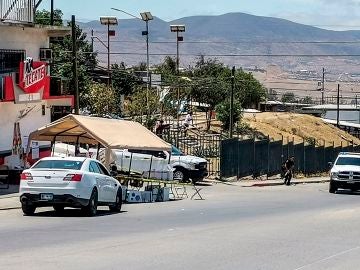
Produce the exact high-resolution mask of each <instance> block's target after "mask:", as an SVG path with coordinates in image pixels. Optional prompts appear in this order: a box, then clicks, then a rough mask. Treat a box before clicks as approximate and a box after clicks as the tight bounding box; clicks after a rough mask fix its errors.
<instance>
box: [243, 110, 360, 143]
mask: <svg viewBox="0 0 360 270" xmlns="http://www.w3.org/2000/svg"><path fill="white" fill-rule="evenodd" d="M244 122H246V123H248V124H249V125H250V127H251V128H252V129H254V130H256V131H257V132H259V133H262V134H264V135H265V136H270V138H271V139H273V140H281V138H282V137H283V138H284V140H285V141H286V140H289V141H292V140H294V142H295V143H302V142H303V141H304V140H305V142H307V143H315V144H316V145H324V143H325V144H326V145H332V144H333V143H334V144H335V146H338V145H341V144H342V145H343V146H345V145H347V144H351V143H352V142H353V143H354V144H356V145H360V140H359V139H358V138H356V137H354V136H352V135H350V134H349V133H347V132H345V131H343V130H340V129H338V128H336V127H335V126H333V125H330V124H327V123H325V122H324V121H322V120H321V119H320V118H318V117H314V116H311V115H304V114H294V113H271V112H267V113H258V114H245V115H244Z"/></svg>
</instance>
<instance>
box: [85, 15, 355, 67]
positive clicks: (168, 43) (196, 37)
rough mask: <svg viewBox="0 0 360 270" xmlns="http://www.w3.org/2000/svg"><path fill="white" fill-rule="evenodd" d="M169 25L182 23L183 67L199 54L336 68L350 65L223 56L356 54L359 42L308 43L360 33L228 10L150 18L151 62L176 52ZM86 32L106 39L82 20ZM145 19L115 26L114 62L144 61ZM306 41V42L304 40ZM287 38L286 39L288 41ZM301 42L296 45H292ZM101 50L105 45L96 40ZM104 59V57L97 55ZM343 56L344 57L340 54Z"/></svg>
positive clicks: (244, 62)
mask: <svg viewBox="0 0 360 270" xmlns="http://www.w3.org/2000/svg"><path fill="white" fill-rule="evenodd" d="M170 24H185V25H186V33H184V42H182V44H181V46H180V54H181V59H180V61H181V65H182V66H183V67H186V66H188V65H191V64H193V63H194V61H195V59H196V57H197V55H200V54H205V55H213V56H217V58H218V59H219V60H221V61H223V62H224V63H226V64H229V65H237V66H243V67H254V66H259V67H266V66H267V65H269V64H278V65H280V66H282V67H283V68H284V69H292V70H296V69H302V68H306V67H308V68H309V69H313V68H314V61H315V60H316V61H320V60H321V64H322V65H333V69H334V71H337V70H338V69H339V70H342V72H344V68H348V67H347V66H344V65H341V67H337V65H336V63H339V62H342V61H341V57H327V58H319V57H316V58H314V57H266V56H257V57H255V56H252V57H246V56H245V57H244V56H242V57H240V56H238V57H230V56H229V57H221V56H219V55H224V54H225V55H226V54H245V55H249V54H250V55H268V54H300V55H306V54H310V55H324V54H325V55H327V54H332V55H333V54H360V48H359V46H358V44H357V43H342V44H338V43H336V44H334V43H311V42H312V41H331V42H334V41H341V42H343V41H351V42H357V41H359V40H360V31H329V30H324V29H320V28H316V27H312V26H307V25H302V24H298V23H294V22H291V21H288V20H284V19H279V18H271V17H261V16H254V15H249V14H244V13H228V14H224V15H220V16H191V17H186V18H181V19H178V20H174V21H170V22H166V21H163V20H161V19H159V18H155V19H154V20H153V21H151V22H150V24H149V26H150V36H149V37H150V41H151V42H153V43H151V44H150V53H151V54H152V55H151V59H150V60H151V63H152V64H157V63H159V62H160V61H162V58H163V55H174V54H175V53H176V46H175V40H176V39H175V34H174V33H171V32H170V30H169V25H170ZM81 27H83V28H84V30H85V31H86V32H87V33H90V32H91V29H94V30H95V35H96V36H98V37H100V38H101V39H102V40H106V36H105V33H106V30H105V27H104V26H102V25H100V23H99V22H98V21H91V22H88V23H82V24H81ZM144 27H145V25H144V23H143V22H141V21H139V20H137V19H126V20H120V21H119V25H118V26H117V27H115V29H116V37H114V38H112V40H113V44H112V46H111V50H112V52H113V53H114V55H113V56H112V61H113V62H120V61H124V62H125V63H127V64H128V65H133V64H138V63H139V62H141V61H145V53H146V49H145V48H146V47H145V42H144V40H145V39H144V37H143V36H142V35H141V31H143V30H144ZM309 41H310V43H308V42H309ZM289 42H290V43H289ZM294 42H299V43H294ZM95 48H96V49H97V50H99V51H100V52H105V51H106V49H105V48H104V47H103V46H102V45H101V44H100V43H99V42H95ZM100 58H101V60H102V62H103V63H104V62H105V58H106V57H105V55H103V54H101V55H100ZM342 58H344V57H342ZM357 64H359V61H358V59H357V58H355V59H354V61H353V62H351V63H347V65H348V66H349V68H350V67H351V66H356V65H357Z"/></svg>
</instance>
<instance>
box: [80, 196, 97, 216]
mask: <svg viewBox="0 0 360 270" xmlns="http://www.w3.org/2000/svg"><path fill="white" fill-rule="evenodd" d="M97 205H98V193H97V190H96V189H94V190H93V191H92V193H91V196H90V199H89V204H88V205H87V206H85V207H83V208H82V210H83V212H84V214H85V215H86V216H88V217H93V216H95V215H96V212H97Z"/></svg>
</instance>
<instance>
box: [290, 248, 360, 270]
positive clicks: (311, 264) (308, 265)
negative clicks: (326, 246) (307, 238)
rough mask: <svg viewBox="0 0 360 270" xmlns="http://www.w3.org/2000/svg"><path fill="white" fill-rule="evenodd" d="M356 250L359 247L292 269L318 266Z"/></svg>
mask: <svg viewBox="0 0 360 270" xmlns="http://www.w3.org/2000/svg"><path fill="white" fill-rule="evenodd" d="M357 249H360V247H354V248H351V249H348V250H344V251H341V252H339V253H336V254H334V255H331V256H329V257H326V258H324V259H321V260H318V261H315V262H312V263H309V264H306V265H303V266H301V267H299V268H296V269H294V270H300V269H304V268H307V267H310V266H313V265H314V264H318V263H322V262H325V261H328V260H331V259H333V258H335V257H338V256H341V255H344V254H346V253H349V252H352V251H354V250H357Z"/></svg>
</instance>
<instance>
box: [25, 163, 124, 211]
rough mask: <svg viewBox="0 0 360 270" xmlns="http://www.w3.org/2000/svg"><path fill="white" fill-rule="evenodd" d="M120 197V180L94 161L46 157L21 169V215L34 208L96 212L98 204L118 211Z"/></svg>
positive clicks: (121, 198)
mask: <svg viewBox="0 0 360 270" xmlns="http://www.w3.org/2000/svg"><path fill="white" fill-rule="evenodd" d="M122 200H123V194H122V187H121V185H120V183H119V182H118V181H117V180H116V179H114V178H113V177H111V176H110V173H109V171H108V170H107V169H106V168H105V167H104V166H103V165H102V164H101V163H100V162H99V161H97V160H95V159H90V158H85V157H63V158H61V157H48V158H43V159H41V160H39V161H38V162H36V163H35V164H34V165H33V166H32V167H31V168H30V169H27V170H24V171H23V173H22V174H21V182H20V202H21V205H22V210H23V212H24V214H25V215H32V214H34V212H35V210H36V208H37V207H44V206H52V207H54V209H55V211H59V212H61V211H63V210H64V207H74V208H81V209H82V210H83V211H84V212H85V214H86V215H88V216H94V215H96V211H97V206H98V205H107V206H109V208H110V210H111V211H115V212H120V210H121V204H122Z"/></svg>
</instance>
